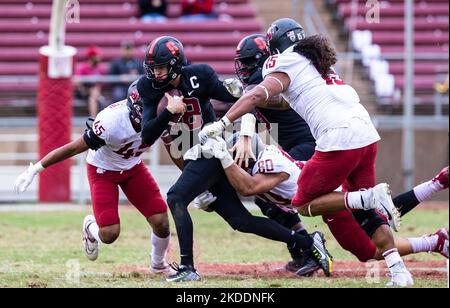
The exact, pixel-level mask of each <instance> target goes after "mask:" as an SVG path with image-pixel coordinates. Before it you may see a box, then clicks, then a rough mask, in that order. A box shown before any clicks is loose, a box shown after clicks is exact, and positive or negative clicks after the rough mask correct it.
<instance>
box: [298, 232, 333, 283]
mask: <svg viewBox="0 0 450 308" xmlns="http://www.w3.org/2000/svg"><path fill="white" fill-rule="evenodd" d="M311 237H312V239H313V244H312V247H311V254H312V256H313V257H314V259H315V261H316V262H317V264H318V265H319V266H320V268H322V270H323V272H324V273H325V276H327V277H329V276H330V275H331V272H332V271H333V269H332V265H333V257H332V256H331V255H330V254H329V253H328V250H327V249H326V247H325V239H324V236H323V234H322V233H320V232H314V233H312V234H311ZM305 265H306V264H305ZM308 265H309V264H308ZM300 270H301V269H300ZM300 270H299V271H300ZM297 275H299V272H297Z"/></svg>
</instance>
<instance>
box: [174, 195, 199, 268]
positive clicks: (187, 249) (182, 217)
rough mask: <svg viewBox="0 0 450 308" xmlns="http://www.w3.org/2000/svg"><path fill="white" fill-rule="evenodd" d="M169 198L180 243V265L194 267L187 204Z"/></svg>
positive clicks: (191, 232)
mask: <svg viewBox="0 0 450 308" xmlns="http://www.w3.org/2000/svg"><path fill="white" fill-rule="evenodd" d="M171 201H172V200H171V199H170V198H169V202H168V204H169V208H170V211H171V213H172V217H173V220H174V222H175V227H176V230H177V236H178V242H179V245H180V255H181V260H180V265H183V266H188V267H189V266H192V267H194V253H193V248H192V247H193V232H194V231H193V226H192V220H191V216H190V215H189V212H188V209H187V205H186V204H184V203H183V202H182V201H181V200H176V201H174V202H171Z"/></svg>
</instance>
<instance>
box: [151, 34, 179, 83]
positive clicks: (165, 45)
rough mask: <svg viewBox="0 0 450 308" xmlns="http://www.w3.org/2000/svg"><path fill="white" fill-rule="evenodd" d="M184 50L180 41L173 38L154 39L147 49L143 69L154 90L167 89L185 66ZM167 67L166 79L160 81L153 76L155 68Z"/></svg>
mask: <svg viewBox="0 0 450 308" xmlns="http://www.w3.org/2000/svg"><path fill="white" fill-rule="evenodd" d="M185 62H186V59H185V56H184V48H183V45H182V44H181V42H180V41H178V40H177V39H176V38H174V37H170V36H162V37H158V38H156V39H154V40H153V41H152V42H151V43H150V45H149V46H148V47H147V52H146V56H145V61H144V64H143V66H144V69H145V71H146V73H147V78H148V79H150V80H152V86H153V88H155V89H162V88H165V87H167V86H168V85H169V84H170V82H171V81H173V80H175V79H176V78H177V77H178V76H179V75H180V74H181V71H182V69H183V66H184V65H185ZM162 66H166V67H167V77H166V78H165V79H162V78H160V77H158V78H157V77H156V76H155V68H156V69H158V68H161V67H162Z"/></svg>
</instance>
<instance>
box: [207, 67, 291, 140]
mask: <svg viewBox="0 0 450 308" xmlns="http://www.w3.org/2000/svg"><path fill="white" fill-rule="evenodd" d="M290 82H291V81H290V78H289V76H288V75H287V74H285V73H272V74H269V75H267V76H266V78H265V79H264V81H263V82H261V83H260V84H259V85H257V86H256V87H255V88H253V89H252V90H250V91H249V92H247V93H245V94H244V95H243V96H242V97H241V98H240V99H239V100H238V101H237V102H236V103H235V104H234V105H233V106H232V107H231V108H230V110H229V111H228V112H227V113H226V115H225V116H224V117H223V118H222V119H220V120H219V121H217V122H214V123H212V124H211V125H209V126H205V127H204V128H203V129H202V131H201V132H200V133H199V140H200V142H201V143H202V144H204V143H205V142H206V139H208V138H214V137H217V136H219V135H220V134H221V133H222V132H223V131H224V130H225V128H226V127H227V126H229V125H231V124H232V123H233V122H234V121H236V120H237V119H238V118H240V117H241V116H243V115H244V114H246V113H250V112H252V110H253V109H254V108H255V107H257V106H264V105H266V102H267V101H268V100H269V99H270V98H271V97H274V96H277V95H279V94H281V93H283V92H284V90H285V89H287V87H288V86H289V84H290Z"/></svg>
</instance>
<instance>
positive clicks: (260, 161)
mask: <svg viewBox="0 0 450 308" xmlns="http://www.w3.org/2000/svg"><path fill="white" fill-rule="evenodd" d="M302 166H303V163H302V162H297V161H295V160H294V159H293V158H292V157H291V156H289V154H287V153H285V152H284V151H283V150H281V149H280V148H278V147H276V146H274V145H269V146H267V147H266V148H265V149H264V151H262V152H261V153H259V155H258V158H257V161H256V164H255V166H254V167H253V170H252V175H255V174H257V173H265V174H268V173H269V174H270V173H282V172H285V173H287V174H289V178H288V179H287V180H286V181H283V182H281V183H280V184H278V185H277V186H276V187H275V188H273V189H272V190H271V191H269V192H267V193H264V194H261V195H258V196H257V197H258V198H260V199H263V200H264V201H266V202H271V203H275V204H276V205H278V206H279V207H281V208H283V207H289V206H290V205H291V200H292V198H293V197H294V196H295V193H296V192H297V180H298V177H299V176H300V173H301V168H302Z"/></svg>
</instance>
